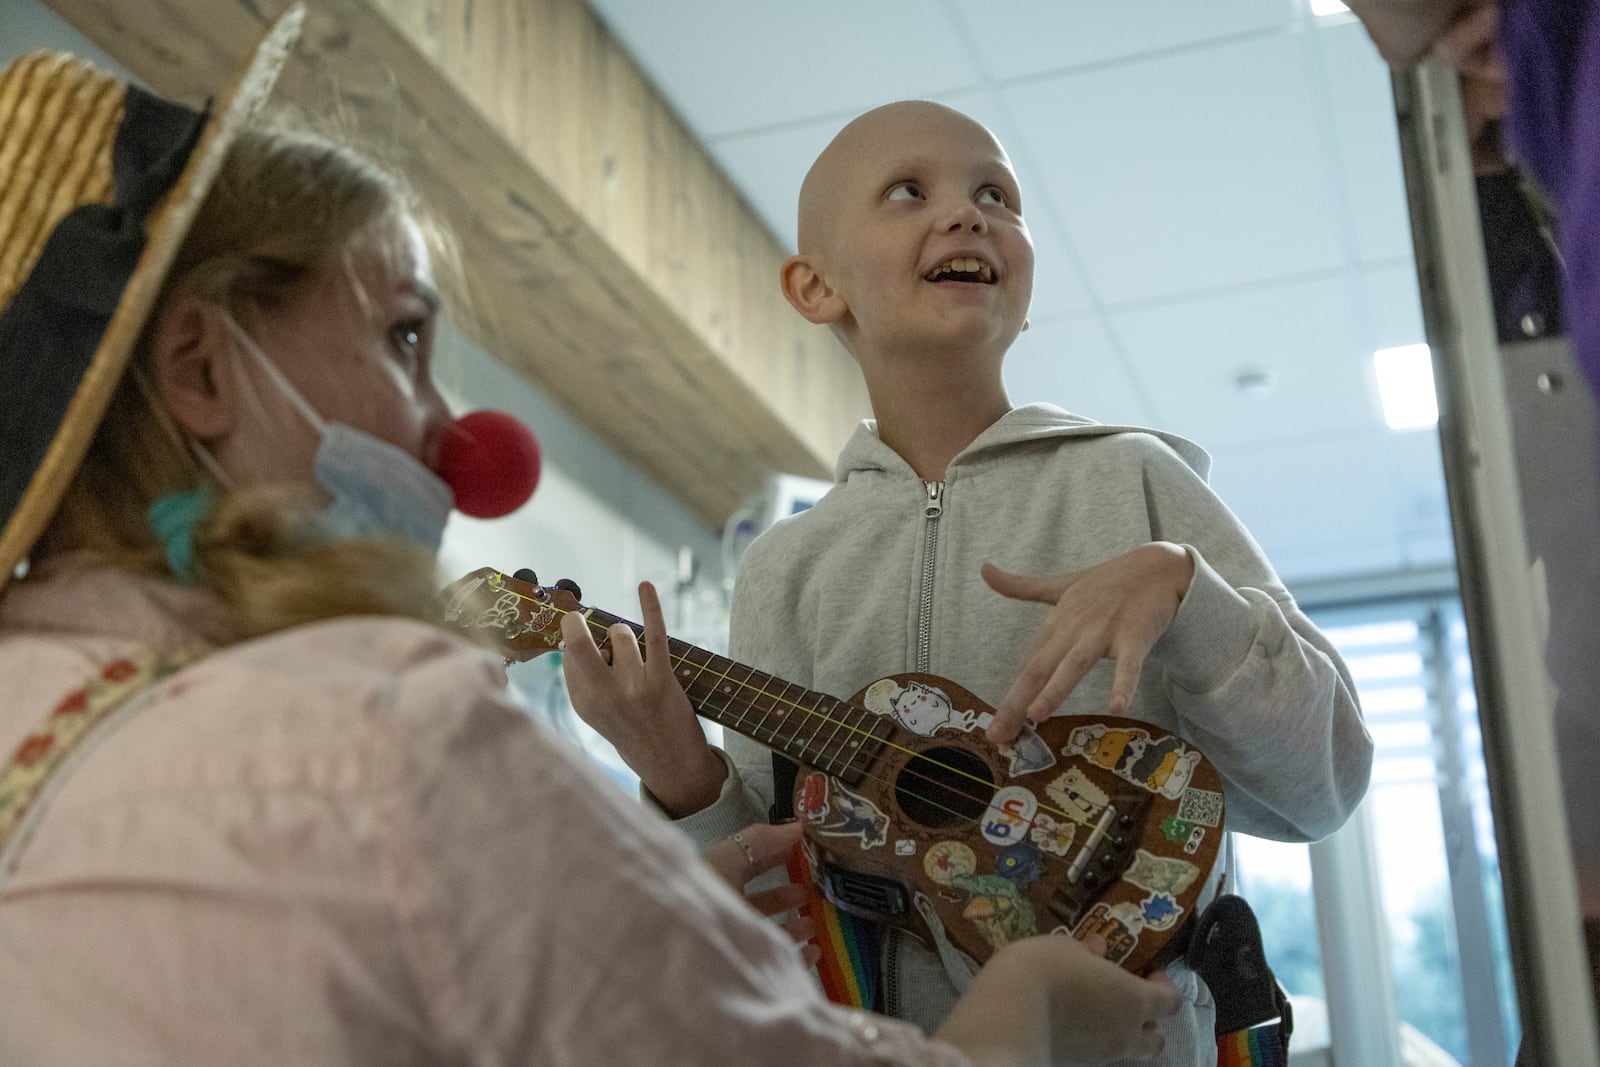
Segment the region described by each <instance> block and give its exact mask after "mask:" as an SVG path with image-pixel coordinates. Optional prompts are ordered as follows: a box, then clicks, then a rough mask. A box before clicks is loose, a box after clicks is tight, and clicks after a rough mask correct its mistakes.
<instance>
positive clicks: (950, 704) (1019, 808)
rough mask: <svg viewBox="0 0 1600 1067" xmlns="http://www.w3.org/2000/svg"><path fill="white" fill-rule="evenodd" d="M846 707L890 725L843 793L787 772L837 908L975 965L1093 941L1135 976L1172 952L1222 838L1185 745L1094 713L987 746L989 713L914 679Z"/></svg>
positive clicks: (1210, 783)
mask: <svg viewBox="0 0 1600 1067" xmlns="http://www.w3.org/2000/svg"><path fill="white" fill-rule="evenodd" d="M850 703H851V704H853V705H856V706H858V707H862V708H865V709H867V710H868V711H870V712H872V713H874V714H875V715H879V716H882V717H884V718H886V719H890V720H893V723H894V730H893V732H891V733H888V735H887V737H885V739H884V740H885V743H884V745H883V746H882V748H881V750H880V752H879V754H878V756H877V757H876V759H875V760H874V761H873V762H872V763H871V764H870V765H869V767H868V768H867V770H866V772H865V773H864V774H860V775H852V776H850V777H851V778H852V779H854V780H852V781H842V780H841V779H840V778H839V777H835V776H834V775H831V774H828V773H826V772H824V771H822V770H819V769H817V768H816V767H814V766H808V765H806V764H804V763H802V764H801V766H800V769H799V773H798V774H797V775H796V777H795V789H794V812H795V815H796V817H797V818H798V819H799V820H800V821H801V822H802V823H803V824H804V827H805V837H804V839H803V843H802V848H803V850H804V852H805V855H806V860H807V863H808V864H809V866H810V869H811V874H812V878H813V880H814V882H815V884H816V887H817V889H818V891H819V892H821V893H822V894H823V895H824V896H826V897H827V898H828V899H829V900H830V901H832V902H833V903H834V904H835V905H837V906H838V907H839V908H841V909H842V910H845V911H848V912H851V913H852V914H856V915H861V916H864V917H867V918H871V919H874V920H877V921H880V922H885V923H891V924H894V925H897V926H900V927H901V928H903V929H906V930H908V931H909V932H911V933H912V934H914V935H915V936H917V937H918V938H920V939H921V940H922V941H924V942H925V943H926V944H927V945H928V946H929V947H930V948H934V949H938V948H940V943H941V942H946V943H948V946H950V947H953V948H954V949H955V950H956V951H957V952H958V953H960V955H962V956H963V957H965V958H966V960H967V962H968V963H969V965H970V966H972V967H973V968H974V969H975V968H976V966H977V965H979V964H982V963H983V962H984V961H985V960H987V959H988V958H989V956H990V955H992V954H993V953H994V952H995V951H997V950H998V949H1000V948H1002V947H1004V946H1005V945H1006V944H1009V943H1010V942H1012V941H1016V940H1018V939H1020V938H1023V937H1029V936H1032V935H1034V934H1043V933H1065V934H1070V935H1072V936H1074V937H1077V938H1079V939H1082V938H1085V937H1089V936H1091V935H1098V936H1100V937H1101V938H1102V939H1103V940H1104V943H1105V946H1106V957H1107V958H1108V959H1110V960H1112V961H1113V962H1115V963H1118V964H1120V965H1121V966H1123V967H1124V968H1126V969H1128V970H1131V971H1134V972H1136V973H1146V972H1148V971H1150V970H1153V969H1155V968H1157V967H1160V966H1164V965H1165V964H1166V963H1167V962H1169V961H1170V960H1172V959H1173V958H1175V957H1176V956H1177V955H1178V954H1179V953H1180V952H1181V951H1182V949H1183V947H1184V942H1185V936H1184V935H1185V934H1186V933H1187V928H1188V927H1189V925H1190V924H1191V922H1192V920H1193V918H1194V915H1195V910H1196V905H1197V903H1198V902H1200V901H1201V899H1202V895H1203V893H1204V891H1205V890H1206V885H1207V882H1208V880H1209V877H1210V875H1211V872H1212V870H1213V868H1214V867H1215V864H1216V858H1217V852H1218V849H1219V847H1220V845H1221V841H1222V815H1223V803H1222V790H1221V785H1220V782H1219V779H1218V776H1217V772H1216V769H1215V768H1214V767H1213V766H1212V765H1211V764H1210V763H1209V762H1207V761H1206V760H1205V759H1204V757H1202V756H1201V754H1200V752H1199V750H1198V749H1195V748H1194V747H1192V746H1190V745H1188V744H1186V743H1185V742H1183V741H1181V740H1180V739H1178V738H1176V737H1174V736H1172V735H1170V734H1167V733H1164V732H1162V731H1160V730H1159V729H1157V728H1155V727H1153V726H1151V725H1150V724H1148V723H1145V722H1141V721H1139V720H1137V719H1126V718H1118V717H1111V716H1103V717H1094V716H1058V717H1056V718H1052V719H1049V720H1047V721H1046V722H1044V723H1041V724H1040V725H1039V726H1038V728H1037V729H1034V728H1025V729H1024V731H1023V733H1022V735H1021V736H1020V737H1018V739H1017V743H1016V744H1015V745H1014V746H1008V747H1005V748H1000V747H997V746H995V745H994V744H992V743H991V742H990V741H989V740H988V739H987V738H986V737H985V735H984V728H985V727H986V726H987V725H988V723H989V722H990V721H991V719H992V715H993V713H992V712H991V711H990V709H989V708H988V707H987V706H986V705H985V704H983V702H982V701H980V700H978V698H977V697H975V696H973V694H972V693H970V692H969V691H967V690H966V689H964V688H962V687H961V686H960V685H958V684H956V683H954V682H951V681H949V680H947V679H943V678H939V677H936V676H934V675H929V674H898V675H893V676H890V677H887V678H883V679H880V680H879V681H876V682H874V683H873V684H872V685H870V686H868V687H866V688H865V689H863V690H862V691H861V692H859V693H857V694H856V695H855V697H853V698H852V699H851V701H850Z"/></svg>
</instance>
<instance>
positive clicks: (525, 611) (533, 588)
mask: <svg viewBox="0 0 1600 1067" xmlns="http://www.w3.org/2000/svg"><path fill="white" fill-rule="evenodd" d="M571 584H572V583H571V582H562V583H557V584H556V585H554V586H542V585H537V584H535V583H534V582H526V581H523V580H522V579H520V578H515V577H512V576H511V575H509V574H505V573H503V572H501V571H498V570H495V569H494V568H493V567H480V568H479V569H477V570H475V571H473V572H472V573H471V574H468V575H467V576H466V577H464V578H461V579H459V580H458V581H455V582H453V583H451V584H450V585H449V586H447V587H446V588H445V591H444V594H443V595H444V621H445V623H446V624H447V625H450V626H455V627H458V628H459V629H462V630H466V631H467V632H468V633H471V634H473V635H474V636H475V637H477V638H478V639H479V640H482V641H484V642H485V643H487V644H491V645H493V646H494V647H496V648H497V649H499V650H500V651H501V652H502V653H503V654H504V655H505V657H506V659H507V660H508V661H515V662H519V663H520V662H522V661H524V660H530V659H533V658H534V657H535V656H541V655H543V654H544V653H546V652H554V651H555V650H557V649H559V648H560V647H561V618H562V616H564V615H566V614H568V613H569V612H574V611H579V612H581V611H583V610H585V609H584V606H583V605H582V604H581V603H579V602H578V598H577V596H575V595H574V593H573V592H572V591H571V590H568V589H566V588H563V586H564V585H571ZM576 588H577V587H576V586H573V589H576Z"/></svg>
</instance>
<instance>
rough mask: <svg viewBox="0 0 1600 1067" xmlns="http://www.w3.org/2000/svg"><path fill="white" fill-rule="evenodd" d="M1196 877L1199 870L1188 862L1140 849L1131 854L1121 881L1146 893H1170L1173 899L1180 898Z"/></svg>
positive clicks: (1198, 875) (1198, 874)
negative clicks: (1131, 884) (1131, 859)
mask: <svg viewBox="0 0 1600 1067" xmlns="http://www.w3.org/2000/svg"><path fill="white" fill-rule="evenodd" d="M1198 877H1200V868H1199V867H1196V866H1195V865H1194V864H1192V863H1190V862H1189V861H1188V860H1180V859H1172V858H1170V857H1167V856H1157V855H1156V854H1155V853H1153V852H1146V851H1145V850H1144V849H1142V848H1141V849H1139V850H1138V851H1136V852H1135V853H1134V854H1133V862H1132V863H1131V864H1129V865H1128V869H1127V870H1126V871H1124V872H1122V880H1123V881H1125V882H1131V883H1133V884H1134V885H1136V886H1138V887H1139V888H1140V889H1143V890H1145V891H1146V892H1150V893H1171V894H1172V896H1173V897H1174V898H1177V897H1180V896H1182V895H1183V891H1184V890H1185V889H1188V888H1189V887H1190V886H1191V885H1194V880H1195V879H1196V878H1198Z"/></svg>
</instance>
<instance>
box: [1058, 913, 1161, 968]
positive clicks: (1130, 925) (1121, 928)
mask: <svg viewBox="0 0 1600 1067" xmlns="http://www.w3.org/2000/svg"><path fill="white" fill-rule="evenodd" d="M1143 929H1144V916H1143V915H1142V914H1141V913H1140V911H1139V906H1138V905H1137V904H1131V903H1129V902H1127V901H1124V902H1123V903H1121V904H1114V905H1113V904H1105V903H1100V904H1096V905H1095V906H1094V907H1092V908H1090V909H1089V914H1087V915H1085V916H1084V917H1083V918H1082V919H1081V920H1080V921H1079V922H1078V926H1077V929H1075V930H1073V931H1072V936H1073V937H1076V938H1077V939H1078V940H1079V941H1082V940H1083V939H1084V938H1086V937H1091V936H1094V935H1099V936H1100V937H1101V938H1102V939H1103V940H1104V941H1105V943H1106V959H1108V960H1110V961H1111V962H1112V963H1121V962H1122V961H1123V960H1125V959H1127V958H1128V954H1129V953H1131V952H1132V951H1133V950H1134V948H1136V947H1137V946H1138V944H1139V933H1140V932H1141V931H1142V930H1143Z"/></svg>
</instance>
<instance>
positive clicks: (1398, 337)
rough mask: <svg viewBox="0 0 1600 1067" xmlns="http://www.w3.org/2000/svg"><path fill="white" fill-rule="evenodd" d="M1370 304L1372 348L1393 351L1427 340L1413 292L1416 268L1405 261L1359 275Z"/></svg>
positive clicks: (1419, 308) (1417, 301)
mask: <svg viewBox="0 0 1600 1067" xmlns="http://www.w3.org/2000/svg"><path fill="white" fill-rule="evenodd" d="M1362 273H1363V275H1364V276H1365V278H1366V286H1367V294H1368V299H1369V300H1371V302H1372V317H1373V323H1372V333H1373V337H1372V347H1373V348H1374V349H1378V348H1393V347H1396V346H1398V345H1416V344H1422V343H1424V342H1426V341H1427V339H1428V335H1427V332H1426V331H1425V330H1424V329H1423V327H1422V302H1421V300H1422V298H1421V296H1420V295H1419V293H1418V290H1417V269H1416V267H1415V266H1414V265H1413V264H1412V263H1411V261H1410V260H1407V261H1406V262H1405V263H1402V264H1398V265H1396V266H1392V267H1372V268H1368V269H1367V270H1365V271H1363V272H1362Z"/></svg>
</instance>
